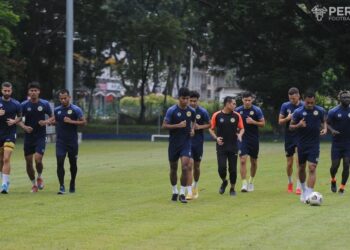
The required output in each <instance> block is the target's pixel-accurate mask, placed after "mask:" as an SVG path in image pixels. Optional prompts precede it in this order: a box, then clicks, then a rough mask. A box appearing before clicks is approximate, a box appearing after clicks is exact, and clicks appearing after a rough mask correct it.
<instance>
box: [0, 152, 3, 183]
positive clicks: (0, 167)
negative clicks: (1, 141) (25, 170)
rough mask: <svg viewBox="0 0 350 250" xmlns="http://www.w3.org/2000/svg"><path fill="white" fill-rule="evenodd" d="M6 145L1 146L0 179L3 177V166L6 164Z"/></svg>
mask: <svg viewBox="0 0 350 250" xmlns="http://www.w3.org/2000/svg"><path fill="white" fill-rule="evenodd" d="M3 157H4V145H2V146H1V147H0V179H2V166H3V165H4V161H3Z"/></svg>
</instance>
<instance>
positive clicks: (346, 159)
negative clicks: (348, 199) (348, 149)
mask: <svg viewBox="0 0 350 250" xmlns="http://www.w3.org/2000/svg"><path fill="white" fill-rule="evenodd" d="M349 163H350V158H349V157H344V158H343V172H342V179H341V185H340V188H339V191H338V192H339V193H341V194H342V193H344V191H345V185H346V182H347V181H348V178H349Z"/></svg>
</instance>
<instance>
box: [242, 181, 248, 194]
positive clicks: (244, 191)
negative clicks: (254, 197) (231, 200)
mask: <svg viewBox="0 0 350 250" xmlns="http://www.w3.org/2000/svg"><path fill="white" fill-rule="evenodd" d="M241 192H243V193H246V192H248V188H247V183H243V184H242V188H241Z"/></svg>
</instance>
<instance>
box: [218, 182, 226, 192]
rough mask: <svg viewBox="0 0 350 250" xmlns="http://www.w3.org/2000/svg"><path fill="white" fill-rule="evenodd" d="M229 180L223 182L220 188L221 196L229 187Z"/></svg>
mask: <svg viewBox="0 0 350 250" xmlns="http://www.w3.org/2000/svg"><path fill="white" fill-rule="evenodd" d="M227 184H228V182H227V180H225V181H223V182H222V184H221V186H220V188H219V194H223V193H225V190H226V187H227Z"/></svg>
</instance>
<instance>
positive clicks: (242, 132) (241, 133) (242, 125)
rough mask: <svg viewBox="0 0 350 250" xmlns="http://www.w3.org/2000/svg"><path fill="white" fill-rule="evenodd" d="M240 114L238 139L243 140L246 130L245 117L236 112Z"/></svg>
mask: <svg viewBox="0 0 350 250" xmlns="http://www.w3.org/2000/svg"><path fill="white" fill-rule="evenodd" d="M236 114H237V115H238V126H237V131H238V133H237V139H238V140H239V141H240V142H242V138H243V134H244V132H245V130H244V124H243V119H242V116H241V115H240V114H239V113H236Z"/></svg>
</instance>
